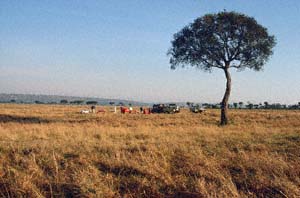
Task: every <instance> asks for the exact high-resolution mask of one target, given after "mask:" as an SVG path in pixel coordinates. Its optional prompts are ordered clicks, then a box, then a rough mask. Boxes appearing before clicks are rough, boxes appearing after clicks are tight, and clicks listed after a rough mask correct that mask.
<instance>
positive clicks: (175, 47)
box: [168, 11, 276, 125]
mask: <svg viewBox="0 0 300 198" xmlns="http://www.w3.org/2000/svg"><path fill="white" fill-rule="evenodd" d="M171 43H172V47H171V48H170V49H169V51H168V54H169V55H170V56H171V58H170V64H171V69H176V68H177V67H178V66H182V67H184V66H186V65H190V66H192V67H196V68H199V69H202V70H204V71H208V72H211V71H212V69H213V68H217V69H221V70H223V71H224V73H225V77H226V80H227V82H226V90H225V94H224V97H223V99H222V102H221V123H220V124H221V125H226V124H227V123H228V116H227V111H228V100H229V96H230V92H231V75H230V72H229V69H230V68H235V69H237V70H243V69H245V68H249V69H253V70H255V71H259V70H261V69H262V68H263V65H264V64H265V63H266V62H267V61H268V59H269V57H270V55H272V54H273V47H274V46H275V44H276V42H275V37H274V36H272V35H269V34H268V31H267V29H266V28H265V27H263V26H261V25H260V24H258V23H257V21H256V20H255V19H254V18H252V17H248V16H246V15H244V14H241V13H237V12H226V11H224V12H219V13H217V14H207V15H204V16H202V17H200V18H197V19H196V20H195V21H194V22H193V23H191V24H189V25H187V26H186V27H184V28H183V29H182V30H181V31H179V32H178V33H176V34H175V35H174V40H173V41H172V42H171Z"/></svg>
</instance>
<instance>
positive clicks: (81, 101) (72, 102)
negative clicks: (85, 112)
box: [70, 100, 84, 105]
mask: <svg viewBox="0 0 300 198" xmlns="http://www.w3.org/2000/svg"><path fill="white" fill-rule="evenodd" d="M83 103H84V100H74V101H71V102H70V104H77V105H79V104H83Z"/></svg>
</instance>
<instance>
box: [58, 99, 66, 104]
mask: <svg viewBox="0 0 300 198" xmlns="http://www.w3.org/2000/svg"><path fill="white" fill-rule="evenodd" d="M60 104H68V101H67V100H61V101H60Z"/></svg>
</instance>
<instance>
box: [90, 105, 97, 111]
mask: <svg viewBox="0 0 300 198" xmlns="http://www.w3.org/2000/svg"><path fill="white" fill-rule="evenodd" d="M91 111H92V113H96V106H94V105H93V106H91Z"/></svg>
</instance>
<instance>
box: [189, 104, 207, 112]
mask: <svg viewBox="0 0 300 198" xmlns="http://www.w3.org/2000/svg"><path fill="white" fill-rule="evenodd" d="M190 111H191V112H193V113H202V112H205V109H204V108H203V107H201V106H200V105H198V104H197V105H192V106H190Z"/></svg>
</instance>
